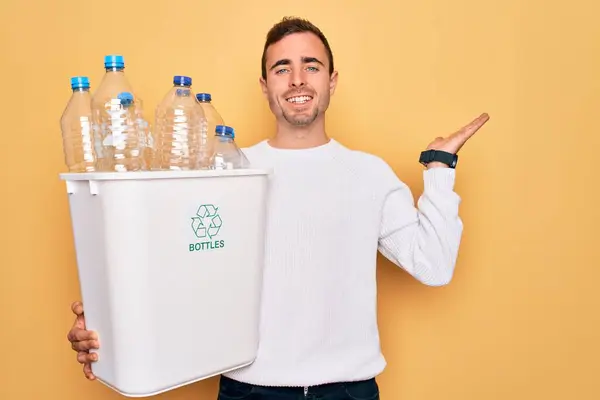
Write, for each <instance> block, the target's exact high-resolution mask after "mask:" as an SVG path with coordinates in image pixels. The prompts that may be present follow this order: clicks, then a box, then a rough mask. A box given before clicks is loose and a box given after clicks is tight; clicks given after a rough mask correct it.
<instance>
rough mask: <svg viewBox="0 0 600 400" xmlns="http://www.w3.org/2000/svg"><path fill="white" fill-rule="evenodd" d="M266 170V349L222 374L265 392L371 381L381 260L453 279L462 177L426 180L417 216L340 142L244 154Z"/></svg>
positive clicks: (388, 182)
mask: <svg viewBox="0 0 600 400" xmlns="http://www.w3.org/2000/svg"><path fill="white" fill-rule="evenodd" d="M244 153H245V154H246V155H247V157H248V159H249V160H250V162H251V163H252V164H253V165H254V166H256V167H270V168H273V169H274V174H273V176H272V178H271V179H272V180H271V182H270V189H269V190H270V193H269V204H268V215H267V230H266V253H265V257H266V259H265V266H264V267H265V270H264V281H263V282H264V283H263V294H262V306H261V322H260V344H259V348H258V355H257V358H256V360H255V361H254V363H253V364H251V365H250V366H247V367H244V368H241V369H238V370H236V371H232V372H229V373H226V374H224V375H226V376H229V377H231V378H233V379H236V380H239V381H243V382H248V383H253V384H258V385H265V386H311V385H317V384H323V383H329V382H339V381H352V380H360V379H366V378H371V377H374V376H376V375H378V374H379V373H380V372H382V371H383V369H384V367H385V365H386V362H385V359H384V357H383V355H382V353H381V350H380V341H379V333H378V327H377V314H376V312H377V304H376V300H377V294H376V255H377V250H379V251H380V252H381V253H382V254H383V255H384V256H385V257H387V258H388V259H390V260H391V261H392V262H394V263H395V264H396V265H398V266H400V267H402V268H404V269H405V270H406V271H407V272H408V273H409V274H411V275H412V276H413V277H415V278H416V279H418V280H419V281H421V282H423V283H424V284H426V285H432V286H437V285H444V284H447V283H448V282H449V281H450V279H451V278H452V274H453V271H454V266H455V262H456V258H457V253H458V248H459V243H460V239H461V234H462V228H463V226H462V222H461V220H460V218H459V216H458V208H459V203H460V198H459V196H458V195H457V194H456V193H455V192H454V189H453V188H454V179H455V170H453V169H450V168H432V169H430V170H425V171H424V172H423V177H424V179H425V181H424V193H423V195H422V196H421V198H420V199H419V201H418V208H415V206H414V200H413V197H412V194H411V192H410V189H409V188H408V187H407V186H406V184H404V183H403V182H401V181H400V180H399V179H398V177H397V176H396V175H395V173H394V172H393V170H392V169H391V168H390V167H389V166H388V165H387V164H386V163H385V162H384V161H383V160H382V159H380V158H378V157H376V156H373V155H370V154H367V153H364V152H360V151H353V150H350V149H348V148H346V147H344V146H343V145H342V144H340V143H339V142H337V141H335V140H331V141H330V142H329V143H327V144H325V145H322V146H319V147H316V148H310V149H302V150H291V149H276V148H273V147H271V146H270V145H269V144H268V143H267V142H266V141H262V142H260V143H258V144H256V145H254V146H252V147H249V148H246V149H244Z"/></svg>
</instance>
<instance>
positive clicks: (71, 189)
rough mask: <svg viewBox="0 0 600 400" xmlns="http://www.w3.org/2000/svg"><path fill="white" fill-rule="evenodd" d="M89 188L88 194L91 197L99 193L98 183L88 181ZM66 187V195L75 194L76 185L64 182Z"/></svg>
mask: <svg viewBox="0 0 600 400" xmlns="http://www.w3.org/2000/svg"><path fill="white" fill-rule="evenodd" d="M88 184H89V187H90V194H91V195H92V196H96V195H97V194H98V192H99V189H98V183H97V182H96V181H88ZM66 186H67V193H68V194H69V195H72V194H74V193H77V184H76V183H75V182H73V181H66Z"/></svg>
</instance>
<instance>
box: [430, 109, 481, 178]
mask: <svg viewBox="0 0 600 400" xmlns="http://www.w3.org/2000/svg"><path fill="white" fill-rule="evenodd" d="M489 119H490V117H489V115H488V114H487V113H483V114H481V115H480V116H479V117H477V118H475V119H474V120H473V121H471V122H470V123H469V124H468V125H465V126H463V127H462V128H461V129H459V130H458V131H456V132H454V133H453V134H451V135H450V136H448V137H445V138H443V137H438V138H436V139H435V140H434V141H433V142H431V143H430V144H429V146H427V150H431V149H433V150H441V151H445V152H448V153H452V154H456V153H458V151H459V150H460V149H461V147H463V145H464V144H465V143H466V142H467V140H469V139H470V138H471V136H473V135H474V134H475V132H477V131H478V130H479V128H481V127H482V126H483V125H484V124H485V123H486V122H487V121H488V120H489ZM435 167H448V166H447V165H446V164H444V163H441V162H436V161H434V162H430V163H429V164H427V168H435Z"/></svg>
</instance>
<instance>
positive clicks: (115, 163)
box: [102, 92, 144, 172]
mask: <svg viewBox="0 0 600 400" xmlns="http://www.w3.org/2000/svg"><path fill="white" fill-rule="evenodd" d="M106 113H107V114H108V118H107V119H106V122H107V124H108V126H109V127H110V134H108V135H106V136H105V137H104V139H103V140H102V147H103V151H104V155H105V159H106V160H108V161H109V162H110V170H111V171H114V172H127V171H140V170H142V169H143V167H144V155H143V146H142V144H141V141H140V137H139V133H138V129H137V124H136V120H137V118H138V117H137V112H136V109H135V97H134V96H133V93H130V92H121V93H119V94H118V95H117V98H116V99H111V100H110V104H108V105H107V109H106Z"/></svg>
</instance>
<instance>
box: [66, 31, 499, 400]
mask: <svg viewBox="0 0 600 400" xmlns="http://www.w3.org/2000/svg"><path fill="white" fill-rule="evenodd" d="M337 77H338V74H337V71H335V69H334V63H333V56H332V52H331V49H330V47H329V44H328V42H327V40H326V38H325V36H324V35H323V34H322V33H321V31H320V30H319V29H318V28H317V27H315V26H314V25H312V24H311V23H310V22H308V21H306V20H301V19H284V20H283V21H281V22H280V23H278V24H276V25H275V26H274V27H273V28H272V29H271V30H270V31H269V33H268V35H267V40H266V43H265V47H264V53H263V57H262V77H261V79H260V84H261V87H262V90H263V93H264V95H265V97H266V98H267V100H268V102H269V106H270V108H271V111H272V112H273V114H274V116H275V119H276V124H277V131H276V134H275V136H274V137H273V138H272V139H270V140H265V141H262V142H260V143H258V144H256V145H254V146H252V147H250V148H247V149H245V153H246V154H247V156H248V158H249V160H250V162H251V163H252V164H254V165H255V166H257V167H261V166H266V167H274V169H275V174H274V176H273V180H272V183H271V187H270V190H271V191H270V200H269V216H268V223H267V233H266V246H267V248H266V258H265V271H264V286H263V290H264V292H263V298H262V299H263V303H262V309H261V324H260V335H261V342H260V346H259V349H258V356H257V358H256V360H255V362H254V363H253V364H252V365H250V366H248V367H245V368H243V369H239V370H236V371H233V372H229V373H227V374H225V375H224V376H222V377H221V382H220V388H219V397H218V398H219V399H220V400H226V399H234V398H235V399H255V400H260V399H273V400H275V399H281V400H286V399H289V400H291V399H300V398H319V399H328V400H345V399H371V400H373V399H378V398H379V390H378V386H377V382H376V381H375V377H376V376H377V375H378V374H379V373H381V372H382V371H383V369H384V366H385V359H384V357H383V356H382V354H381V352H380V343H379V334H378V327H377V317H376V277H375V275H376V274H375V269H376V253H377V250H379V251H381V253H382V254H383V255H385V256H386V257H387V258H388V259H390V260H391V261H392V262H394V263H395V264H396V265H398V266H400V267H402V268H403V269H405V270H406V271H407V272H408V273H409V274H411V275H412V276H413V277H414V278H416V279H417V280H419V281H420V282H422V283H424V284H426V285H431V286H437V285H445V284H447V283H449V282H450V280H451V278H452V275H453V271H454V266H455V262H456V258H457V253H458V249H459V243H460V239H461V234H462V221H461V219H460V218H459V216H458V208H459V202H460V198H459V196H458V195H457V194H456V193H455V192H454V179H455V169H454V166H455V165H454V164H455V160H456V157H455V155H456V153H457V152H458V150H459V149H460V148H461V147H462V145H463V144H464V143H465V142H466V141H467V139H468V138H469V137H471V136H472V135H473V134H474V133H475V132H476V131H477V130H478V129H479V128H480V127H481V126H482V125H483V124H484V123H485V122H486V121H487V120H488V116H487V115H486V114H482V115H481V116H480V117H478V118H477V119H475V120H474V121H473V122H471V123H470V124H469V125H467V126H465V127H464V128H463V129H461V130H460V131H458V132H456V133H454V134H452V135H450V136H448V137H446V138H442V137H438V138H436V139H435V140H434V141H433V142H432V143H430V144H429V146H428V148H427V149H426V150H432V151H431V152H427V151H426V152H424V153H423V154H422V155H421V159H420V160H421V162H422V163H423V164H424V165H426V170H425V171H424V172H423V175H424V192H423V195H422V196H421V197H420V199H419V202H418V208H415V206H414V201H413V198H412V194H411V192H410V190H409V188H408V187H407V186H406V185H405V184H404V183H403V182H401V181H400V180H399V179H398V178H397V176H396V175H395V174H394V172H393V171H392V169H391V168H390V167H389V166H388V165H387V164H386V163H385V162H384V161H383V160H381V159H380V158H378V157H376V156H373V155H370V154H366V153H363V152H360V151H352V150H350V149H348V148H346V147H344V146H343V145H342V144H340V143H338V142H337V141H335V140H334V139H331V138H329V137H328V135H327V133H326V132H325V111H326V110H327V108H328V106H329V101H330V97H331V96H332V95H333V93H334V91H335V88H336V84H337ZM433 150H436V151H433ZM355 210H361V212H360V213H356V212H355ZM356 226H360V227H361V229H358V230H357V229H353V227H356ZM72 308H73V312H74V313H75V314H76V315H77V317H76V320H75V323H74V325H73V327H72V329H71V331H70V332H69V335H68V338H69V341H70V342H71V343H72V348H73V349H74V350H75V351H76V352H77V353H78V354H77V360H78V361H79V362H80V363H82V364H84V373H85V375H86V376H87V377H88V378H89V379H94V376H93V375H92V373H91V368H90V363H91V362H94V361H95V358H94V357H93V356H91V355H90V354H89V352H88V350H89V349H90V348H98V347H99V343H98V341H97V340H96V338H97V337H96V336H95V334H94V332H89V331H87V330H85V323H84V319H83V306H82V304H81V303H79V302H76V303H74V304H73V307H72Z"/></svg>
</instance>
